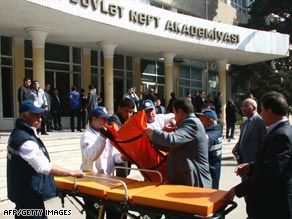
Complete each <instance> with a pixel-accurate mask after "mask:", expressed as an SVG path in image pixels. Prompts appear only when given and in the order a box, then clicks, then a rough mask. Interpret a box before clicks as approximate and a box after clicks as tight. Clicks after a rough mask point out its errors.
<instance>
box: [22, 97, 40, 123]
mask: <svg viewBox="0 0 292 219" xmlns="http://www.w3.org/2000/svg"><path fill="white" fill-rule="evenodd" d="M44 111H45V110H44V109H43V108H40V107H39V106H38V105H37V104H36V102H34V101H33V100H25V101H23V102H22V103H21V104H20V106H19V114H20V118H21V119H22V120H23V121H25V122H26V123H28V124H29V125H30V126H32V127H35V128H38V127H39V125H40V124H41V121H42V118H41V116H42V113H43V112H44Z"/></svg>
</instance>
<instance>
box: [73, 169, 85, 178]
mask: <svg viewBox="0 0 292 219" xmlns="http://www.w3.org/2000/svg"><path fill="white" fill-rule="evenodd" d="M84 175H85V174H84V173H83V171H82V170H73V171H72V172H71V176H74V177H77V178H82V177H83V176H84Z"/></svg>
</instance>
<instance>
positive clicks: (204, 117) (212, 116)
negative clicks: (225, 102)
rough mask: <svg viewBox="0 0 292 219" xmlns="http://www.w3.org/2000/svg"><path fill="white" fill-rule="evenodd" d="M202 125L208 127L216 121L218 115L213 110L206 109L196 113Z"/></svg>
mask: <svg viewBox="0 0 292 219" xmlns="http://www.w3.org/2000/svg"><path fill="white" fill-rule="evenodd" d="M197 115H198V117H199V119H200V120H201V122H202V123H203V125H204V127H205V128H206V127H209V126H212V125H215V124H216V123H217V120H218V117H217V115H216V113H215V111H214V110H211V109H206V110H204V111H203V112H202V113H200V114H197Z"/></svg>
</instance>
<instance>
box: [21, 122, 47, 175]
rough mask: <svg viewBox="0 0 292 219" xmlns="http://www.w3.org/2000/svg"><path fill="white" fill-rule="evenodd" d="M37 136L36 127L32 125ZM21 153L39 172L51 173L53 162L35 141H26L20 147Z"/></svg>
mask: <svg viewBox="0 0 292 219" xmlns="http://www.w3.org/2000/svg"><path fill="white" fill-rule="evenodd" d="M31 128H32V129H33V130H34V132H35V135H36V136H37V132H36V128H34V127H31ZM19 155H20V157H21V158H22V159H24V160H25V161H26V162H28V164H29V165H30V166H32V168H33V169H34V170H35V171H36V172H37V173H42V174H45V175H49V173H50V172H51V168H52V163H51V162H50V161H49V160H48V158H47V157H46V156H45V154H44V152H43V151H42V150H41V149H40V147H39V145H38V144H37V143H36V142H35V141H31V140H28V141H25V142H24V143H23V144H22V145H21V146H20V148H19Z"/></svg>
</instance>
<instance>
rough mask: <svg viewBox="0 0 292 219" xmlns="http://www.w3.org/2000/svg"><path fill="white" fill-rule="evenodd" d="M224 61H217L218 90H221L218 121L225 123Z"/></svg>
mask: <svg viewBox="0 0 292 219" xmlns="http://www.w3.org/2000/svg"><path fill="white" fill-rule="evenodd" d="M226 64H227V62H226V61H218V75H219V91H220V92H221V94H222V96H221V103H222V114H221V118H220V121H221V122H222V123H223V124H225V108H226Z"/></svg>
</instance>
